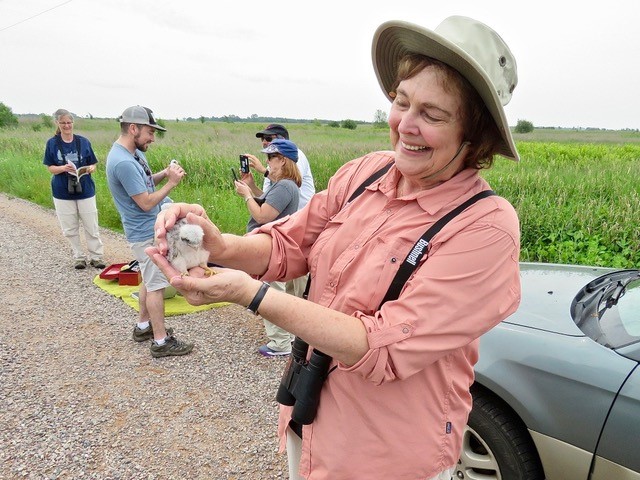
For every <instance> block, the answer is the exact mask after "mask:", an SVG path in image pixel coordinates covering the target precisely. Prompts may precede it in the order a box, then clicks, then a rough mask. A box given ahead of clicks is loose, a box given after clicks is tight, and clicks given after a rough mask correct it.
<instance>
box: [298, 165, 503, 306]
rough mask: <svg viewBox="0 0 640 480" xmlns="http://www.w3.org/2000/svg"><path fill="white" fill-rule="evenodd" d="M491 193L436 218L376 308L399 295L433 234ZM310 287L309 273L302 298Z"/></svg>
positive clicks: (380, 172) (360, 189) (385, 169)
mask: <svg viewBox="0 0 640 480" xmlns="http://www.w3.org/2000/svg"><path fill="white" fill-rule="evenodd" d="M393 163H394V162H391V163H388V164H387V165H385V166H384V167H382V168H381V169H380V170H377V171H375V172H374V173H373V174H372V175H371V176H370V177H369V178H367V179H366V180H365V181H364V182H362V184H361V185H360V186H359V187H358V188H357V189H356V190H355V191H354V192H353V194H352V195H351V197H349V200H348V201H347V203H349V202H352V201H353V200H355V199H356V198H357V197H358V196H360V195H361V194H362V192H364V190H365V188H367V187H368V186H369V185H371V184H372V183H373V182H375V181H376V180H377V179H379V178H380V177H382V176H383V175H384V174H385V173H387V172H388V171H389V169H390V168H391V166H392V165H393ZM492 195H495V192H494V191H493V190H483V191H482V192H480V193H478V194H476V195H474V196H473V197H471V198H470V199H468V200H467V201H466V202H464V203H461V204H460V205H458V206H457V207H456V208H454V209H453V210H451V211H450V212H449V213H447V214H446V215H445V216H444V217H442V218H440V219H439V220H437V221H436V223H434V224H433V225H432V226H431V227H430V228H429V229H428V230H427V231H426V232H425V233H424V234H423V235H422V236H421V237H420V238H419V239H418V241H417V242H416V243H415V245H414V246H413V248H412V249H411V251H410V252H409V255H407V258H405V260H404V262H402V265H401V266H400V269H399V270H398V272H397V273H396V276H395V277H394V279H393V281H392V282H391V285H390V286H389V289H388V290H387V293H386V295H385V296H384V298H383V299H382V302H381V303H380V306H379V307H378V310H380V308H381V307H382V305H383V304H384V303H385V302H388V301H389V300H396V299H397V298H398V297H399V296H400V292H401V291H402V287H403V286H404V284H405V283H407V280H409V277H411V274H412V273H413V271H414V270H415V269H416V268H417V267H418V261H419V260H420V258H421V257H422V254H423V253H424V252H425V250H426V249H427V248H428V246H429V242H430V241H431V239H432V238H433V236H434V235H435V234H436V233H438V232H439V231H440V230H442V228H443V227H444V226H445V225H446V224H447V223H449V222H450V221H451V220H453V219H454V218H455V217H457V216H458V215H459V214H460V213H462V212H463V211H464V210H466V209H467V208H469V207H470V206H471V205H473V204H474V203H476V202H477V201H478V200H480V199H482V198H485V197H490V196H492ZM310 288H311V275H309V277H308V278H307V285H306V287H305V289H304V294H303V298H305V299H306V298H308V296H309V290H310Z"/></svg>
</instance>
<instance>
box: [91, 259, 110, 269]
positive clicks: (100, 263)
mask: <svg viewBox="0 0 640 480" xmlns="http://www.w3.org/2000/svg"><path fill="white" fill-rule="evenodd" d="M90 263H91V266H92V267H95V268H105V267H106V265H105V263H104V262H103V261H102V260H91V262H90Z"/></svg>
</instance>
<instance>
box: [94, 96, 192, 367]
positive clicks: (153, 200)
mask: <svg viewBox="0 0 640 480" xmlns="http://www.w3.org/2000/svg"><path fill="white" fill-rule="evenodd" d="M156 130H160V131H165V128H164V127H162V126H161V125H159V124H158V122H157V121H156V119H155V117H154V115H153V112H152V111H151V110H150V109H148V108H146V107H141V106H140V105H136V106H133V107H129V108H127V109H126V110H125V111H124V112H123V113H122V115H121V116H120V137H119V138H118V139H117V140H116V141H115V143H114V144H113V146H112V147H111V150H110V151H109V155H108V156H107V167H106V170H107V183H108V185H109V190H110V191H111V195H112V196H113V201H114V203H115V205H116V208H117V209H118V212H119V213H120V218H121V220H122V226H123V227H124V233H125V236H126V237H127V241H128V242H129V246H130V247H131V250H132V252H133V254H134V256H135V258H136V260H137V261H138V264H139V266H140V273H141V274H142V283H141V284H140V291H139V293H138V304H139V306H140V308H139V311H140V312H139V319H138V323H137V325H136V326H135V327H134V329H133V339H134V340H135V341H136V342H144V341H148V340H152V342H151V345H150V347H149V348H150V350H151V355H152V356H153V357H167V356H178V355H186V354H188V353H189V352H191V350H192V349H193V344H192V343H186V342H183V341H181V340H178V339H177V338H176V337H174V336H173V330H172V329H170V328H169V329H167V328H166V327H165V323H164V297H165V289H166V287H168V286H169V282H168V281H167V278H166V277H165V276H164V275H163V273H162V272H161V271H160V270H159V269H158V267H157V266H156V265H155V264H154V263H153V262H152V261H151V260H150V259H149V256H148V255H147V254H146V253H145V248H147V247H149V246H150V245H152V244H153V237H154V231H153V228H154V227H153V225H154V222H155V219H156V216H157V215H158V213H159V212H160V209H161V207H162V205H163V204H166V203H169V202H171V200H170V199H169V197H168V195H169V192H171V190H173V189H174V188H175V187H177V186H178V184H180V182H181V181H182V178H183V177H184V176H185V171H184V169H183V168H182V167H181V166H180V165H178V164H177V163H175V162H171V163H170V164H169V165H168V166H167V167H166V168H164V169H163V170H161V171H159V172H157V173H152V172H151V169H150V168H149V164H148V163H147V159H146V157H145V152H146V151H147V149H148V148H149V145H151V144H152V143H153V142H154V141H155V132H156ZM163 181H164V184H163V185H162V186H160V183H161V182H163Z"/></svg>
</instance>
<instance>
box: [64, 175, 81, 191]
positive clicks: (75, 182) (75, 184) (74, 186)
mask: <svg viewBox="0 0 640 480" xmlns="http://www.w3.org/2000/svg"><path fill="white" fill-rule="evenodd" d="M67 176H68V177H69V178H68V179H67V191H68V192H69V193H71V194H74V193H82V185H80V180H79V179H77V178H76V177H74V176H73V175H67Z"/></svg>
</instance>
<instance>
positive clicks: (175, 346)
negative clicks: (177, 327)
mask: <svg viewBox="0 0 640 480" xmlns="http://www.w3.org/2000/svg"><path fill="white" fill-rule="evenodd" d="M149 348H150V350H151V356H152V357H154V358H160V357H176V356H180V355H186V354H188V353H190V352H191V350H193V343H186V342H183V341H181V340H178V339H177V338H176V337H174V336H173V335H170V336H168V337H167V338H166V339H165V342H164V345H158V344H157V343H156V342H151V347H149Z"/></svg>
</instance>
